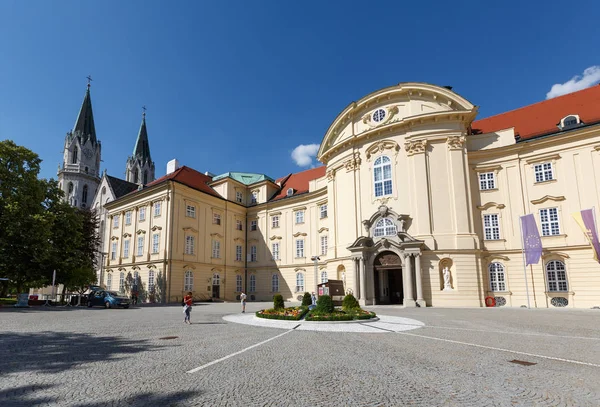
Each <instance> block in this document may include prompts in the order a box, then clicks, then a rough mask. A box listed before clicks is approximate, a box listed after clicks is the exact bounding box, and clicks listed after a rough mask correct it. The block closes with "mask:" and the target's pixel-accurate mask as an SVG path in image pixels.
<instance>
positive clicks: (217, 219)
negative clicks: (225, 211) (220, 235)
mask: <svg viewBox="0 0 600 407" xmlns="http://www.w3.org/2000/svg"><path fill="white" fill-rule="evenodd" d="M213 223H214V224H215V225H220V224H221V214H220V213H213Z"/></svg>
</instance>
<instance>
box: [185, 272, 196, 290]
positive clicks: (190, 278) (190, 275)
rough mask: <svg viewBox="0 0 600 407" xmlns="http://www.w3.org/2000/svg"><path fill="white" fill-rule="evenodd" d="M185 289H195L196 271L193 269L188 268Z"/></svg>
mask: <svg viewBox="0 0 600 407" xmlns="http://www.w3.org/2000/svg"><path fill="white" fill-rule="evenodd" d="M183 291H185V292H189V291H192V292H193V291H194V272H193V271H192V270H187V271H186V272H185V275H184V280H183Z"/></svg>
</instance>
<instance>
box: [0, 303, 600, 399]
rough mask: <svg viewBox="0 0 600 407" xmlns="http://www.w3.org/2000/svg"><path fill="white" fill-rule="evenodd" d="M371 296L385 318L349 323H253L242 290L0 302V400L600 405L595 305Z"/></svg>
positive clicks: (599, 319)
mask: <svg viewBox="0 0 600 407" xmlns="http://www.w3.org/2000/svg"><path fill="white" fill-rule="evenodd" d="M267 305H268V304H264V303H262V304H261V303H257V304H256V303H255V304H249V306H248V309H249V311H250V312H252V311H256V310H258V309H260V308H265V307H266V306H267ZM368 309H371V310H374V311H375V312H377V313H378V315H381V316H382V318H381V321H379V322H378V323H377V324H376V325H368V324H359V325H358V326H363V327H364V328H365V329H364V330H362V328H360V329H357V330H356V332H340V330H341V329H331V330H326V331H322V330H321V331H315V330H311V329H308V328H307V327H306V326H304V325H302V326H300V327H297V326H296V325H297V324H296V325H293V326H291V327H290V326H289V325H285V326H257V325H255V324H253V323H252V316H251V315H241V314H239V305H238V304H204V305H198V306H196V307H194V309H193V312H192V322H193V324H192V325H184V324H183V314H182V312H181V309H180V308H179V307H146V308H136V309H129V310H105V309H101V308H95V309H87V308H81V309H72V308H62V309H58V308H57V309H41V308H31V309H28V310H12V309H6V308H4V309H0V406H3V407H4V406H6V407H8V406H38V405H50V406H179V405H181V406H196V405H197V406H404V405H407V406H477V407H480V406H598V405H600V311H598V310H581V311H571V310H526V309H502V308H499V309H444V308H427V309H402V308H398V307H368ZM224 317H225V319H224ZM386 317H387V318H386ZM392 317H393V318H392ZM411 321H412V322H411ZM375 326H376V327H375ZM409 326H410V329H408V327H409ZM294 327H296V329H294ZM353 329H354V328H353ZM166 337H175V338H172V339H161V338H166ZM513 360H519V361H525V362H531V363H534V364H532V365H522V364H517V363H512V362H511V361H513Z"/></svg>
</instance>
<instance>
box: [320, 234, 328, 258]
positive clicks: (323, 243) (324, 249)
mask: <svg viewBox="0 0 600 407" xmlns="http://www.w3.org/2000/svg"><path fill="white" fill-rule="evenodd" d="M325 254H327V236H321V255H325Z"/></svg>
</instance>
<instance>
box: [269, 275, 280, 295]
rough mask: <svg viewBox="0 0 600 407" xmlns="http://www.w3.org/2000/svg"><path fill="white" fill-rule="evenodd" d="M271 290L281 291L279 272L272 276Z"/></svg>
mask: <svg viewBox="0 0 600 407" xmlns="http://www.w3.org/2000/svg"><path fill="white" fill-rule="evenodd" d="M271 291H272V292H274V293H278V292H279V276H278V275H277V274H273V277H271Z"/></svg>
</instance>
